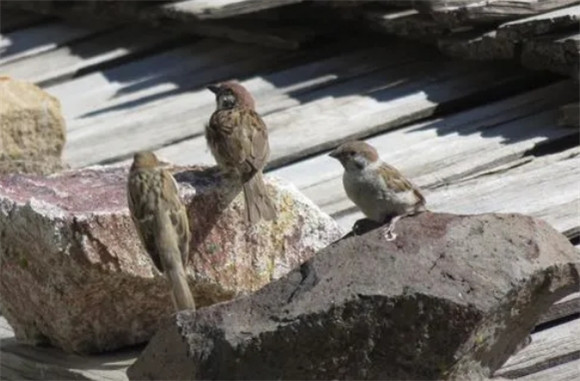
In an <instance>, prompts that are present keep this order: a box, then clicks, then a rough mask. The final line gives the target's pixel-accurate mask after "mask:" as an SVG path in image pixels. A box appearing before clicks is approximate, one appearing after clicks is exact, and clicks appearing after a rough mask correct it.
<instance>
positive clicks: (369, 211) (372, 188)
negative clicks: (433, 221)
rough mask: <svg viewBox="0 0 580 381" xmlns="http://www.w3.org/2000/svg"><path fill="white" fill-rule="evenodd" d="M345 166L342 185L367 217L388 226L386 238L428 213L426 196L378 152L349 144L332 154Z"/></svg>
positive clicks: (359, 144)
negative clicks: (402, 222) (400, 222)
mask: <svg viewBox="0 0 580 381" xmlns="http://www.w3.org/2000/svg"><path fill="white" fill-rule="evenodd" d="M329 156H330V157H332V158H335V159H337V160H338V161H340V163H341V164H342V166H343V167H344V174H343V176H342V183H343V185H344V190H345V191H346V194H347V196H348V198H350V199H351V201H352V202H354V203H355V204H356V206H358V207H359V209H360V210H361V211H362V212H363V214H364V215H365V216H366V217H367V218H369V219H370V220H373V221H375V222H378V223H387V222H389V224H388V225H387V227H386V228H384V234H385V238H386V239H387V240H388V241H392V240H394V239H395V238H396V237H397V235H396V234H395V233H394V230H395V224H396V222H397V221H398V220H399V219H400V218H402V217H405V216H409V215H413V214H416V213H420V212H424V211H426V210H427V209H426V208H425V197H423V195H422V194H421V191H420V190H419V188H418V187H416V186H415V185H413V183H411V182H410V181H409V180H407V179H406V178H405V176H403V175H402V174H401V172H399V171H398V170H397V169H396V168H394V167H391V166H390V165H388V164H387V163H385V162H383V161H382V160H381V159H380V158H379V154H378V153H377V150H376V149H375V148H374V147H372V146H371V145H369V144H367V143H365V142H362V141H352V142H348V143H345V144H343V145H341V146H339V147H338V148H336V149H335V150H334V151H332V152H331V153H330V155H329Z"/></svg>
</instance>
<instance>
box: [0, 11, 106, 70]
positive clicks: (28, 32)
mask: <svg viewBox="0 0 580 381" xmlns="http://www.w3.org/2000/svg"><path fill="white" fill-rule="evenodd" d="M103 29H104V28H103V27H101V28H86V27H76V26H71V25H68V24H64V23H62V22H56V21H55V22H51V23H47V24H41V25H37V26H32V27H30V28H26V29H22V30H17V31H14V32H12V33H7V34H5V35H1V36H0V37H1V38H0V72H1V71H3V68H2V65H4V64H7V63H9V62H13V61H16V60H20V59H22V58H25V57H30V56H33V55H36V54H40V53H43V52H47V51H49V50H53V49H56V48H57V47H59V46H62V45H64V44H67V43H71V42H73V41H76V40H80V39H82V38H84V37H87V36H90V35H93V34H96V33H98V32H99V31H102V30H103Z"/></svg>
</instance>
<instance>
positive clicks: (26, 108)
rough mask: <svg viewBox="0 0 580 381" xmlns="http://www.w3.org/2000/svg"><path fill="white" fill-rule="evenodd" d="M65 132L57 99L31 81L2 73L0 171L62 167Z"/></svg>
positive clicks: (44, 170) (39, 171)
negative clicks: (13, 77) (18, 79)
mask: <svg viewBox="0 0 580 381" xmlns="http://www.w3.org/2000/svg"><path fill="white" fill-rule="evenodd" d="M65 136H66V127H65V122H64V119H63V117H62V115H61V110H60V102H59V101H58V99H56V98H55V97H53V96H51V95H49V94H47V93H46V92H44V91H42V90H41V89H40V88H38V87H37V86H35V85H33V84H31V83H28V82H23V81H17V80H13V79H10V78H9V77H0V174H5V173H37V174H48V173H52V172H55V171H58V170H60V169H62V163H61V153H62V149H63V146H64V143H65Z"/></svg>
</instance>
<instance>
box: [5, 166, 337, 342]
mask: <svg viewBox="0 0 580 381" xmlns="http://www.w3.org/2000/svg"><path fill="white" fill-rule="evenodd" d="M127 169H128V168H127V167H126V166H111V167H94V168H88V169H84V170H78V171H68V172H63V173H61V174H58V175H53V176H50V177H35V176H16V175H13V176H7V177H3V178H0V260H1V261H2V266H0V298H1V301H2V313H3V314H4V315H5V316H6V319H7V320H8V322H9V323H10V325H11V326H12V327H13V328H14V331H15V333H16V336H17V338H19V339H21V340H24V341H27V342H31V343H50V344H52V345H54V346H57V347H60V348H63V349H65V350H67V351H77V352H99V351H106V350H112V349H115V348H118V347H123V346H127V345H133V344H137V343H142V342H145V341H147V340H149V339H150V338H151V336H152V335H153V333H154V332H155V330H156V329H157V322H158V319H159V318H160V317H162V316H165V315H167V314H169V313H170V312H171V311H172V305H171V299H170V296H169V293H168V289H169V288H168V286H167V284H166V283H165V278H164V277H162V276H161V274H160V273H159V272H157V270H155V269H154V266H153V265H152V262H151V261H150V260H149V258H148V256H147V255H146V254H145V252H144V250H143V249H142V247H141V244H140V242H139V240H138V238H137V233H136V231H135V228H134V226H133V223H132V221H131V219H130V218H129V213H128V209H127V196H126V190H125V188H126V178H127ZM173 171H174V172H177V173H176V178H177V179H178V181H179V182H180V188H181V193H182V198H183V199H184V201H185V203H186V205H187V208H188V212H189V220H190V228H191V230H192V242H191V245H190V248H191V255H190V263H189V264H188V266H187V269H186V270H187V272H188V273H189V283H190V286H191V287H192V290H193V292H194V295H195V299H196V302H197V304H198V306H204V305H209V304H212V303H215V302H219V301H223V300H228V299H231V298H232V297H235V296H238V295H243V294H246V293H249V292H252V291H255V290H257V289H259V288H260V287H262V286H263V285H265V284H267V283H269V282H270V281H272V280H273V279H277V278H279V277H280V276H282V275H284V274H286V273H287V272H288V271H290V270H291V269H293V268H294V267H296V266H298V265H299V264H300V263H302V262H303V261H305V260H306V259H308V258H309V257H310V256H311V255H312V254H314V253H315V252H316V251H318V250H320V249H322V248H323V247H325V246H327V245H328V244H329V243H330V242H332V241H334V240H336V239H338V238H339V237H340V231H339V229H338V226H337V224H336V222H335V221H334V220H333V219H331V218H330V217H329V216H328V215H326V214H324V213H322V212H321V211H320V209H318V208H317V207H316V206H315V205H314V204H313V203H312V202H311V201H309V200H308V199H307V198H306V197H304V196H303V195H302V194H301V193H300V192H298V191H297V189H296V188H295V187H294V186H292V185H290V184H288V183H285V182H283V181H280V180H276V179H271V178H269V177H267V187H268V189H269V192H270V195H271V197H272V198H273V199H274V201H275V203H276V205H277V208H278V212H279V215H278V218H277V219H276V221H273V222H265V221H261V222H260V223H259V224H257V225H256V226H254V227H253V228H250V227H248V226H245V223H244V219H243V213H244V202H243V197H242V196H241V195H238V196H237V197H235V198H234V196H235V195H236V194H237V193H238V192H239V189H237V188H236V187H234V186H232V184H230V183H229V182H228V181H225V180H224V179H222V178H221V177H220V176H219V175H217V174H216V173H215V172H214V171H210V170H205V169H201V168H187V169H186V168H174V169H173ZM232 199H233V201H232Z"/></svg>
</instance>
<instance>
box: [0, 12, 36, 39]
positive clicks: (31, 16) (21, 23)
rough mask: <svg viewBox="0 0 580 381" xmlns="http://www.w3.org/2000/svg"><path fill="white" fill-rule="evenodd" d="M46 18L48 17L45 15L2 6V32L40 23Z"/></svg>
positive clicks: (0, 18)
mask: <svg viewBox="0 0 580 381" xmlns="http://www.w3.org/2000/svg"><path fill="white" fill-rule="evenodd" d="M46 19H47V17H46V16H43V15H38V14H35V13H30V12H23V11H18V10H7V9H4V8H3V7H0V33H2V34H6V33H9V32H12V31H14V30H16V29H21V28H25V27H28V26H31V25H34V24H39V23H40V22H42V21H43V20H46Z"/></svg>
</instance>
